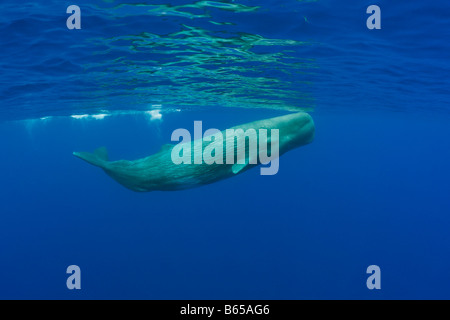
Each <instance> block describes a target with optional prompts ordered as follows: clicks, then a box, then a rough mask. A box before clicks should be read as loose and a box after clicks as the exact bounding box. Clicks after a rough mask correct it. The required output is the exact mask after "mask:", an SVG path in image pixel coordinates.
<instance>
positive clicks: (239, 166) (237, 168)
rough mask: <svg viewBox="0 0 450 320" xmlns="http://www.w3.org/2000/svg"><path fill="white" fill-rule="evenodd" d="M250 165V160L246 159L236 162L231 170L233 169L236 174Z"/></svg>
mask: <svg viewBox="0 0 450 320" xmlns="http://www.w3.org/2000/svg"><path fill="white" fill-rule="evenodd" d="M247 165H248V160H245V163H242V164H240V163H235V164H233V166H232V167H231V171H233V173H234V174H238V173H239V172H241V171H242V170H243V169H244V168H245V167H246V166H247Z"/></svg>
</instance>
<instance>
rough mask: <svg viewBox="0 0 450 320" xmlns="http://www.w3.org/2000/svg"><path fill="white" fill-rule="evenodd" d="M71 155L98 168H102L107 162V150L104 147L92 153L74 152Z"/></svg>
mask: <svg viewBox="0 0 450 320" xmlns="http://www.w3.org/2000/svg"><path fill="white" fill-rule="evenodd" d="M73 155H74V156H75V157H78V158H80V159H82V160H84V161H86V162H87V163H90V164H92V165H94V166H97V167H100V168H104V167H105V165H106V163H107V162H108V150H106V148H105V147H101V148H98V149H97V150H95V151H94V152H93V153H89V152H74V153H73Z"/></svg>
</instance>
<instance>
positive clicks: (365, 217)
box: [0, 0, 450, 299]
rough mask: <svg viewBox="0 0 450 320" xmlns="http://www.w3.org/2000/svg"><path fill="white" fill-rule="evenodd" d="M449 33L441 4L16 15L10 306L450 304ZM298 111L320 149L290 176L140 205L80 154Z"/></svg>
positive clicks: (270, 4)
mask: <svg viewBox="0 0 450 320" xmlns="http://www.w3.org/2000/svg"><path fill="white" fill-rule="evenodd" d="M72 4H76V5H78V6H79V7H80V8H81V29H80V30H68V28H67V27H66V19H67V18H68V17H69V14H67V13H66V9H67V7H68V6H69V5H72ZM372 4H376V5H378V6H379V7H380V8H381V29H379V30H369V29H368V28H367V27H366V20H367V18H368V17H369V14H367V13H366V9H367V7H368V6H369V5H372ZM449 16H450V4H449V2H448V1H443V0H439V1H433V2H431V1H429V2H426V3H425V2H408V3H406V2H405V1H377V2H376V3H375V2H372V1H350V0H345V1H339V3H338V2H335V1H329V0H317V1H294V0H286V1H275V0H261V1H251V0H237V1H230V0H226V1H225V0H223V1H219V0H216V1H194V0H185V1H160V2H154V1H151V2H144V1H129V2H127V3H121V2H117V1H114V0H108V1H107V0H104V1H100V0H95V1H85V0H77V1H76V2H65V1H54V0H48V1H34V2H28V1H24V2H21V3H17V2H14V1H9V0H4V1H2V2H1V3H0V48H1V50H0V71H1V72H0V102H1V105H0V150H2V153H1V155H2V157H1V158H0V167H1V168H2V169H3V170H2V175H1V179H0V190H1V192H0V298H1V299H15V298H19V299H33V298H39V299H94V298H100V299H433V298H434V299H448V298H450V276H449V274H448V269H449V268H450V233H449V230H450V215H449V213H450V198H449V190H450V168H449V163H450V148H449V142H448V140H449V138H450V126H449V121H450V107H449V102H450V92H449V88H450V80H449V76H448V75H449V74H450V59H449V58H450V53H449V52H450V44H449V43H450V42H449V41H448V40H449V39H450V19H449ZM293 111H307V112H309V113H310V114H311V115H312V117H313V118H314V121H315V124H316V138H315V140H314V142H313V143H312V144H310V145H307V146H304V147H301V148H298V149H295V150H292V151H290V152H289V153H287V154H285V155H283V156H282V157H281V158H280V170H279V173H278V174H276V175H274V176H261V175H259V170H257V169H252V170H250V171H248V172H246V173H244V174H242V175H238V176H236V177H233V178H232V179H228V180H224V181H221V182H218V183H215V184H211V185H208V186H204V187H199V188H196V189H189V190H184V191H177V192H151V193H134V192H132V191H129V190H127V189H125V188H123V187H122V186H120V185H119V184H117V183H116V182H114V181H113V180H111V179H110V178H109V177H108V176H106V175H105V174H104V173H103V172H102V171H101V170H99V169H98V168H95V167H92V166H89V165H87V164H86V163H84V162H82V161H80V160H79V159H76V158H75V157H73V156H72V152H73V151H92V150H94V149H95V148H97V147H100V146H106V147H107V148H108V150H109V152H110V158H111V159H137V158H141V157H144V156H147V155H149V154H151V153H154V152H157V151H158V150H159V148H160V146H161V145H162V144H164V143H169V142H170V135H171V133H172V131H173V130H175V129H177V128H187V129H191V128H192V127H193V121H195V120H202V121H203V126H204V128H219V129H225V128H227V127H231V126H234V125H237V124H241V123H245V122H250V121H254V120H259V119H264V118H268V117H272V116H276V115H281V114H286V113H288V112H293ZM69 265H78V266H79V267H80V268H81V274H82V277H81V279H82V280H81V283H82V284H81V286H82V288H81V290H68V289H67V287H66V279H67V277H68V276H69V275H68V274H66V268H67V267H68V266H69ZM370 265H377V266H379V267H380V269H381V289H380V290H369V289H368V288H367V286H366V280H367V278H368V276H369V275H368V274H367V273H366V269H367V267H368V266H370Z"/></svg>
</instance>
